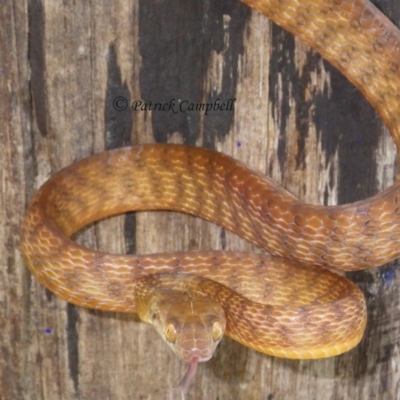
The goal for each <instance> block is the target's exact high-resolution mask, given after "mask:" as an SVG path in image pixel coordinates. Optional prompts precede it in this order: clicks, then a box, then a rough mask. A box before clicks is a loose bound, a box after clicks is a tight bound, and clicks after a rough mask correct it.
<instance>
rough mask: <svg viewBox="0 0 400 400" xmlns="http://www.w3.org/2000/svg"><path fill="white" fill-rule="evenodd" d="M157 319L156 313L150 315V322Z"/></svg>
mask: <svg viewBox="0 0 400 400" xmlns="http://www.w3.org/2000/svg"><path fill="white" fill-rule="evenodd" d="M157 318H158V315H157V313H153V314H152V315H151V320H152V321H155V320H156V319H157Z"/></svg>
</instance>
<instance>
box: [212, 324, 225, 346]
mask: <svg viewBox="0 0 400 400" xmlns="http://www.w3.org/2000/svg"><path fill="white" fill-rule="evenodd" d="M223 335H224V330H223V328H222V324H221V322H219V321H215V322H214V324H213V326H212V330H211V336H212V338H213V340H214V342H217V341H218V340H220V339H221V338H222V336H223Z"/></svg>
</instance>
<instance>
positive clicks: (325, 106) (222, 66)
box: [0, 0, 400, 400]
mask: <svg viewBox="0 0 400 400" xmlns="http://www.w3.org/2000/svg"><path fill="white" fill-rule="evenodd" d="M375 3H376V4H378V5H379V6H380V7H381V9H382V10H383V11H384V12H385V13H386V14H387V15H389V16H390V18H391V19H392V20H393V21H395V22H397V24H400V7H399V5H398V2H397V0H379V1H378V0H377V1H376V2H375ZM0 10H1V14H0V115H1V130H0V135H1V146H0V164H1V170H0V174H1V180H0V182H1V193H0V205H1V207H0V213H1V215H0V226H1V229H0V235H1V236H0V254H1V258H0V259H1V268H0V274H1V278H0V306H1V308H0V309H1V312H0V348H1V353H0V354H1V355H0V399H1V400H20V399H24V400H57V399H62V400H64V399H65V400H69V399H71V400H78V399H79V400H83V399H84V400H99V399H101V400H107V399H110V400H125V399H126V400H128V399H129V400H132V399H164V398H165V399H171V398H173V394H171V393H170V392H168V388H169V387H172V386H173V385H175V384H177V383H178V382H179V380H180V379H181V377H182V376H183V374H184V372H185V370H186V366H185V365H183V364H182V363H181V362H179V361H178V360H176V359H175V357H174V356H173V355H172V354H171V353H170V351H169V350H168V349H167V347H166V346H165V345H164V344H163V343H162V342H161V340H160V339H159V338H158V337H157V336H156V334H155V333H154V332H153V329H152V327H150V326H147V325H145V324H143V323H141V322H138V320H137V318H136V317H135V316H133V315H120V314H112V313H104V312H97V311H91V310H87V309H81V308H77V307H74V306H71V305H68V304H67V303H65V302H64V301H62V300H59V299H57V298H56V297H54V296H53V295H52V294H51V293H49V292H47V291H46V290H45V289H44V288H43V287H41V286H40V285H38V284H37V283H36V282H35V280H33V279H32V277H31V276H30V274H29V272H28V271H27V269H26V268H25V266H24V264H23V262H22V260H21V255H20V253H19V250H18V243H19V226H20V223H21V219H22V217H23V213H24V210H25V207H26V205H27V201H28V199H29V198H30V197H31V195H32V194H33V193H34V191H35V190H36V189H37V188H38V187H39V185H40V184H41V183H43V182H44V181H45V180H46V179H47V178H48V177H49V176H50V175H51V174H52V173H54V172H55V171H57V170H59V169H60V168H61V167H63V166H66V165H68V164H70V163H72V162H73V161H75V160H77V159H80V158H81V157H83V156H86V155H89V154H92V153H93V152H98V151H101V150H103V149H105V148H108V149H110V148H114V147H119V146H123V145H128V144H130V143H132V144H135V143H148V142H164V141H168V142H183V143H188V144H195V145H199V146H207V147H211V148H215V149H218V150H221V151H224V152H225V153H227V154H230V155H233V156H235V157H237V158H238V159H240V160H243V161H244V162H246V163H247V164H249V165H250V166H251V167H253V168H255V169H257V170H260V171H263V172H266V173H268V174H269V175H270V176H272V177H273V178H275V179H276V180H277V181H279V182H281V183H282V185H284V186H285V187H286V188H288V189H289V190H291V191H292V192H293V193H294V194H296V195H298V196H299V197H300V198H302V199H303V200H305V201H308V202H313V203H325V204H332V203H336V202H340V203H344V202H348V201H353V200H356V199H361V198H364V197H366V196H369V195H371V194H373V193H375V192H377V191H378V190H380V189H381V188H382V187H385V186H387V185H389V184H390V183H391V182H392V180H393V177H394V167H393V166H394V159H395V154H394V147H393V145H392V142H391V139H390V138H389V137H388V135H387V133H386V132H385V130H384V129H383V128H382V126H381V124H380V122H379V120H378V118H377V116H376V115H375V113H374V112H373V111H372V110H371V108H370V107H369V106H368V105H367V104H366V102H365V101H364V100H363V99H362V98H361V96H360V95H359V93H358V92H357V91H356V90H355V89H354V88H353V87H352V86H351V85H349V84H348V82H347V81H346V80H345V79H343V78H342V77H341V76H340V75H339V74H338V73H337V72H336V71H335V70H333V68H331V67H330V66H329V65H328V64H327V63H325V62H323V61H321V59H320V58H319V57H318V55H316V54H315V53H314V52H312V51H310V50H309V49H308V48H307V47H306V46H304V45H302V44H300V43H298V42H297V41H296V40H294V39H293V38H292V37H291V36H290V35H288V34H286V33H285V32H283V31H282V30H280V29H279V28H277V27H276V26H273V25H271V24H270V23H269V21H268V20H267V19H266V18H264V17H263V16H261V15H258V14H256V13H253V12H250V10H249V9H248V8H247V7H246V6H243V5H242V4H240V3H238V2H237V1H228V0H226V1H216V0H207V1H206V0H204V1H201V0H189V1H188V0H186V1H183V0H182V1H179V0H171V1H168V2H167V1H154V0H146V1H135V0H131V1H122V0H116V1H114V2H109V1H92V2H89V1H88V2H83V1H82V2H79V1H77V2H63V1H59V0H43V1H42V0H31V1H30V2H26V1H14V2H12V1H10V0H8V1H7V0H5V1H3V2H2V4H1V6H0ZM118 96H122V97H125V98H126V99H127V100H128V101H129V102H132V101H134V100H137V99H142V100H143V101H153V102H155V101H164V102H167V101H169V100H170V99H172V98H175V99H176V100H178V99H181V100H189V101H196V102H198V101H210V100H215V99H216V98H220V99H221V100H227V99H230V98H236V99H237V100H236V103H235V111H234V112H216V113H212V114H211V115H208V116H204V115H202V114H199V113H178V114H173V113H171V112H158V113H156V112H145V111H136V112H133V111H131V110H130V109H129V108H128V109H127V110H125V111H117V110H115V108H114V107H113V101H114V99H115V98H116V97H118ZM80 240H81V241H82V243H84V244H86V245H88V246H92V247H94V248H101V249H106V250H109V251H113V252H132V251H137V252H154V251H164V250H184V249H191V250H194V249H198V248H202V249H221V248H225V249H241V250H244V249H252V247H251V246H250V245H248V244H247V243H244V242H243V241H242V240H239V239H238V238H236V237H234V235H231V234H229V233H227V232H225V231H223V230H221V229H220V228H218V227H215V226H213V225H211V224H208V223H205V222H203V221H199V220H196V219H194V218H189V217H187V216H184V215H177V214H168V213H160V212H157V213H148V214H147V213H141V214H138V215H129V216H128V217H126V218H125V217H120V218H114V219H112V220H109V221H105V222H102V223H100V224H96V225H95V226H93V227H91V228H90V229H88V230H87V231H86V232H85V233H84V234H83V235H81V237H80ZM396 264H397V263H396V262H394V263H392V264H391V265H389V266H385V267H382V268H381V269H379V270H376V271H368V272H360V273H356V274H352V275H351V277H352V278H353V279H354V280H355V281H356V282H357V283H358V284H359V285H360V287H361V288H362V289H363V291H364V293H365V295H366V297H367V301H368V307H369V323H368V327H367V331H366V334H365V338H364V340H363V341H362V343H361V345H360V346H358V347H357V348H356V349H355V350H353V351H351V352H349V353H348V354H345V355H343V356H340V357H336V358H333V359H328V360H320V361H289V360H282V359H277V358H271V357H268V356H265V355H262V354H258V353H256V352H254V351H251V350H248V349H246V348H244V347H242V346H240V345H239V344H236V343H235V342H233V341H231V340H229V339H224V340H223V342H222V343H221V345H220V347H219V349H218V352H217V354H216V356H215V358H214V359H213V360H212V361H210V362H208V363H207V364H205V365H202V366H200V368H199V372H198V375H197V377H196V380H195V383H194V384H193V386H192V388H191V391H190V394H189V395H188V399H220V400H222V399H246V400H248V399H268V400H280V399H285V400H287V399H296V400H313V399H315V400H341V399H362V400H364V399H376V398H379V399H382V400H383V399H387V400H393V399H399V398H400V394H399V392H400V387H399V386H400V385H399V381H400V363H399V338H400V309H399V298H400V290H399V288H400V278H399V274H398V272H397V270H396Z"/></svg>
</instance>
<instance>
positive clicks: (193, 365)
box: [178, 357, 199, 399]
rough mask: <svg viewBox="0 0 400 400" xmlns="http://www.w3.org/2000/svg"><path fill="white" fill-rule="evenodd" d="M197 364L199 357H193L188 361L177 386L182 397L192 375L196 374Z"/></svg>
mask: <svg viewBox="0 0 400 400" xmlns="http://www.w3.org/2000/svg"><path fill="white" fill-rule="evenodd" d="M198 364H199V357H193V358H192V360H191V361H190V364H189V368H188V370H187V372H186V374H185V376H184V377H183V379H182V380H181V382H180V383H179V385H178V388H180V389H181V393H182V398H183V399H184V398H185V394H186V393H187V391H188V388H189V386H190V384H191V383H192V381H193V378H194V376H195V375H196V371H197V365H198Z"/></svg>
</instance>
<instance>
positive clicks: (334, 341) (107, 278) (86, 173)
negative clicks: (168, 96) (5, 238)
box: [21, 0, 400, 358]
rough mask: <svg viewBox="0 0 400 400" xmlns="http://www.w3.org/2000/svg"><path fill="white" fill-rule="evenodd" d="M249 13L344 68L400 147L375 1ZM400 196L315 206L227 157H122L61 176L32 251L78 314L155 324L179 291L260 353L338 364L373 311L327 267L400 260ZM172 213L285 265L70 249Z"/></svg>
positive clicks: (232, 257)
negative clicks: (123, 221) (208, 307)
mask: <svg viewBox="0 0 400 400" xmlns="http://www.w3.org/2000/svg"><path fill="white" fill-rule="evenodd" d="M245 3H247V4H249V5H250V6H251V7H253V8H255V9H257V10H259V11H261V12H262V13H264V14H265V15H267V16H268V17H270V18H271V19H272V20H273V21H275V22H276V23H277V24H279V25H281V26H283V27H284V28H285V29H287V30H289V31H290V32H292V33H293V34H295V35H296V36H298V37H299V38H301V39H302V40H304V41H306V42H307V43H309V44H310V45H311V46H312V47H314V48H315V49H316V50H317V51H319V52H320V53H321V54H322V55H323V56H324V57H325V58H327V59H328V60H329V61H330V62H331V63H332V64H333V65H334V66H336V67H337V68H338V69H339V70H340V71H342V72H343V73H344V74H345V75H346V76H347V77H348V78H349V79H350V80H351V81H352V82H353V83H354V84H355V86H356V87H358V88H359V89H360V90H361V91H362V93H363V94H364V95H365V96H366V97H367V98H368V100H369V101H370V102H371V104H372V105H373V106H374V107H375V109H376V110H377V111H378V112H379V114H380V116H381V117H382V118H383V120H384V122H385V123H386V125H387V126H388V128H389V129H390V132H391V134H392V136H393V138H394V140H395V143H396V145H397V147H398V148H399V144H400V137H399V135H400V95H399V92H398V88H399V74H400V72H399V66H400V51H399V49H400V35H399V31H398V30H397V28H395V27H394V26H393V25H392V24H391V22H390V21H389V20H388V19H387V18H386V17H384V16H383V15H382V14H381V13H380V12H379V11H378V10H377V9H376V8H375V7H374V6H373V5H372V4H371V3H370V2H369V1H366V0H324V1H322V0H260V1H252V0H245ZM399 185H400V183H399V182H398V181H397V182H396V183H395V184H394V185H393V186H391V187H390V188H388V189H387V190H385V191H383V192H381V193H379V194H378V195H376V196H374V197H371V198H369V199H366V200H363V201H359V202H357V203H354V204H349V205H341V206H334V207H323V206H312V205H306V204H303V203H301V202H300V201H299V200H297V199H296V198H294V197H293V196H292V195H291V194H289V193H288V192H286V191H285V190H284V189H282V188H281V187H279V186H278V185H277V184H276V183H274V182H273V181H271V180H270V179H268V178H267V177H265V176H263V175H261V174H259V173H257V172H254V171H251V170H249V169H248V168H247V167H246V166H244V165H243V164H241V163H239V162H237V161H235V160H233V159H232V158H230V157H228V156H226V155H223V154H220V153H217V152H214V151H210V150H205V149H201V148H194V147H187V146H181V145H144V146H137V147H132V148H123V149H118V150H114V151H109V152H104V153H100V154H96V155H94V156H91V157H89V158H87V159H84V160H81V161H79V162H77V163H75V164H73V165H71V166H69V167H67V168H65V169H63V170H61V171H60V172H58V173H56V174H55V175H54V176H53V177H51V178H50V179H49V180H48V181H47V182H46V183H45V184H44V185H43V186H42V187H41V188H40V190H39V191H38V192H37V193H36V195H35V196H34V198H33V199H32V201H31V204H30V206H29V209H28V212H27V215H26V218H25V220H24V223H23V229H22V239H21V248H22V252H23V255H24V258H25V260H26V263H27V265H28V266H29V268H30V270H31V272H32V273H33V274H34V275H35V277H36V278H37V279H38V280H39V282H41V283H42V284H43V285H44V286H46V287H47V288H48V289H50V290H51V291H52V292H54V293H56V294H57V295H58V296H60V297H61V298H63V299H65V300H66V301H69V302H71V303H73V304H77V305H80V306H84V307H92V308H97V309H102V310H113V311H121V312H138V313H139V314H140V315H141V316H142V318H143V319H144V320H147V321H149V322H151V320H152V318H156V317H155V314H154V313H150V314H149V311H148V309H149V306H148V303H149V302H151V301H150V300H149V299H150V298H151V296H153V291H154V288H157V287H158V285H160V284H162V286H163V288H164V289H163V290H166V291H167V293H168V291H169V290H171V291H172V290H175V289H178V291H182V292H183V291H185V292H186V291H189V293H193V296H200V298H202V297H204V296H206V297H207V298H210V299H212V300H213V301H216V302H217V304H219V305H220V306H221V308H222V310H223V313H224V314H225V316H226V334H228V335H229V336H231V337H232V338H234V339H235V340H238V341H239V342H241V343H243V344H245V345H247V346H249V347H251V348H254V349H256V350H258V351H261V352H264V353H267V354H271V355H275V356H280V357H288V358H318V357H328V356H332V355H336V354H340V353H342V352H344V351H347V350H349V349H351V348H352V347H354V346H355V345H356V344H357V343H358V342H359V341H360V339H361V337H362V334H363V331H364V328H365V323H366V312H365V302H364V298H363V295H362V293H361V292H360V291H359V290H358V288H357V287H356V286H355V285H354V284H353V283H351V282H350V281H348V280H346V279H345V278H343V277H341V276H339V275H337V274H335V273H333V272H330V271H329V270H327V269H326V268H323V267H327V268H329V269H337V270H344V271H348V270H359V269H365V268H372V267H376V266H379V265H382V264H384V263H386V262H388V261H391V260H393V259H394V258H396V257H398V256H399V255H400V189H399ZM159 209H163V210H176V211H181V212H185V213H189V214H193V215H196V216H199V217H201V218H204V219H207V220H210V221H212V222H215V223H217V224H219V225H220V226H222V227H224V228H226V229H229V230H231V231H234V232H236V233H238V234H239V235H241V236H242V237H244V238H246V239H247V240H249V241H251V242H253V243H255V244H257V245H259V246H261V247H263V248H264V249H266V250H267V251H268V252H270V253H271V254H273V255H274V256H270V255H267V254H261V255H260V254H247V253H235V252H196V253H194V252H188V253H171V254H156V255H129V256H128V255H113V254H106V253H101V252H96V251H93V250H90V249H87V248H84V247H82V246H80V245H78V244H77V243H75V242H74V241H72V240H71V239H69V237H70V236H71V235H72V234H73V233H75V232H76V231H78V230H79V229H80V228H82V227H83V226H85V225H87V224H89V223H91V222H93V221H95V220H98V219H100V218H104V217H108V216H111V215H115V214H120V213H125V212H127V211H132V210H159ZM276 256H278V257H276ZM281 257H283V258H281ZM299 262H300V263H302V264H299ZM165 288H166V289H165ZM155 291H157V289H156V290H155ZM216 308H218V306H216ZM219 312H220V310H217V311H216V316H213V317H212V318H211V317H210V318H211V319H212V321H211V324H212V326H213V329H214V330H213V331H212V335H214V336H213V337H214V339H215V342H218V341H219V340H220V337H221V336H222V333H221V332H222V331H223V328H224V326H223V325H225V321H223V322H221V323H220V325H215V321H216V319H215V318H219V317H218V315H219ZM213 318H214V319H213ZM162 329H163V328H161V330H162ZM167 333H168V335H170V334H171V331H169V332H167ZM175 333H176V332H172V334H171V335H172V337H173V339H171V340H170V342H172V343H174V342H175V337H174V336H175ZM167 340H168V338H167ZM205 358H207V357H205ZM208 358H209V357H208Z"/></svg>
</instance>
